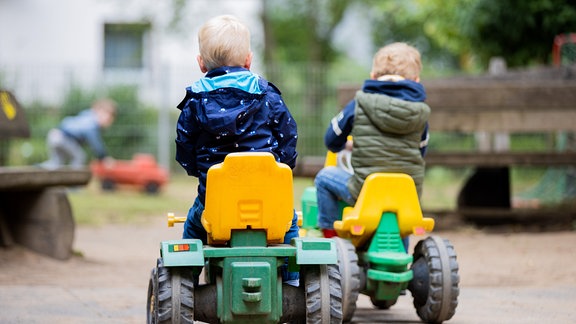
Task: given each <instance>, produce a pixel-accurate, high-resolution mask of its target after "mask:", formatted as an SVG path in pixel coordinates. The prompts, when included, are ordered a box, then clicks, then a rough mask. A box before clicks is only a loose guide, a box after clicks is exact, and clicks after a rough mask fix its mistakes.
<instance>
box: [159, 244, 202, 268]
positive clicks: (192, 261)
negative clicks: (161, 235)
mask: <svg viewBox="0 0 576 324" xmlns="http://www.w3.org/2000/svg"><path fill="white" fill-rule="evenodd" d="M160 255H161V256H162V259H163V262H164V266H165V267H187V266H200V267H202V266H204V252H203V251H202V241H200V240H198V239H182V240H171V241H163V242H162V243H160Z"/></svg>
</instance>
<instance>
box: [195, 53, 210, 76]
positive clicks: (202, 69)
mask: <svg viewBox="0 0 576 324" xmlns="http://www.w3.org/2000/svg"><path fill="white" fill-rule="evenodd" d="M196 61H198V66H199V67H200V71H202V73H206V72H208V69H207V68H206V65H204V60H203V59H202V56H200V55H198V56H196Z"/></svg>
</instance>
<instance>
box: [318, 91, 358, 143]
mask: <svg viewBox="0 0 576 324" xmlns="http://www.w3.org/2000/svg"><path fill="white" fill-rule="evenodd" d="M355 106H356V101H354V100H352V101H350V102H349V103H348V104H347V105H346V106H345V107H344V109H342V111H341V112H340V113H339V114H338V115H336V116H335V117H334V118H332V120H330V125H328V128H327V129H326V133H325V134H324V144H325V145H326V147H327V148H328V149H329V150H330V151H332V152H340V151H342V150H343V149H344V146H345V145H346V140H347V138H348V135H350V133H351V132H352V126H353V124H354V109H355Z"/></svg>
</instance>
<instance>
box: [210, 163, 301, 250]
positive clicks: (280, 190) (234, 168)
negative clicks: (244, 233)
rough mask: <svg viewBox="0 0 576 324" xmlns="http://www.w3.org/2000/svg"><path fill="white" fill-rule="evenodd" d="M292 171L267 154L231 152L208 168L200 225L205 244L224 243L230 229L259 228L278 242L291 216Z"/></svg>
mask: <svg viewBox="0 0 576 324" xmlns="http://www.w3.org/2000/svg"><path fill="white" fill-rule="evenodd" d="M293 199H294V198H293V192H292V170H291V169H290V167H289V166H288V165H286V164H283V163H278V162H276V160H275V159H274V156H273V155H272V154H271V153H256V152H255V153H231V154H228V155H227V156H226V158H225V159H224V162H222V163H219V164H216V165H214V166H212V167H211V168H210V169H209V170H208V176H207V182H206V202H205V208H204V213H203V214H202V225H203V226H204V228H205V229H206V231H207V232H208V243H209V244H215V245H217V244H225V243H226V242H227V241H229V240H230V237H231V233H232V230H243V229H263V230H265V231H266V239H267V241H268V243H282V242H283V239H284V235H285V234H286V232H287V231H288V229H289V228H290V225H291V222H292V218H293V216H294V202H293Z"/></svg>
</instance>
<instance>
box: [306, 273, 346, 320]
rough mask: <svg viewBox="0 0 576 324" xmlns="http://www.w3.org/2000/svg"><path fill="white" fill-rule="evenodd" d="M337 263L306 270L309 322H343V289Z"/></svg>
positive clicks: (307, 317)
mask: <svg viewBox="0 0 576 324" xmlns="http://www.w3.org/2000/svg"><path fill="white" fill-rule="evenodd" d="M340 280H341V276H340V272H339V270H338V265H337V264H323V265H319V266H311V267H309V268H307V269H306V270H305V273H304V285H305V288H304V289H305V296H306V323H307V324H316V323H317V324H324V323H326V324H328V323H330V324H339V323H342V289H341V286H340Z"/></svg>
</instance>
